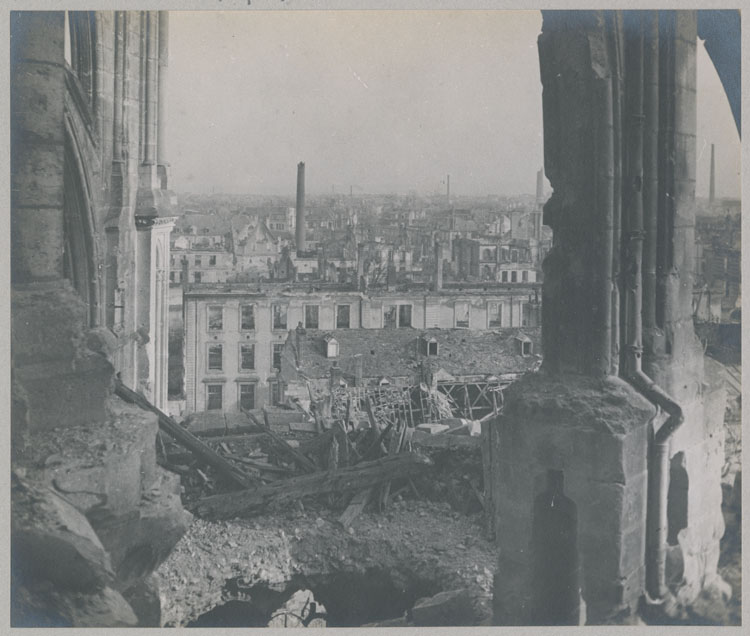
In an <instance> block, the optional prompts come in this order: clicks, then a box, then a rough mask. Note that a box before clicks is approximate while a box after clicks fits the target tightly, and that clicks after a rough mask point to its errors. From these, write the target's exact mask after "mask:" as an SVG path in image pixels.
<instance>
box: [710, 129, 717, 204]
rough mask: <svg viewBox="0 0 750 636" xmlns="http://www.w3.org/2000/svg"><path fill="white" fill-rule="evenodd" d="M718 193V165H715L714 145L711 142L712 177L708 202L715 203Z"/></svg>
mask: <svg viewBox="0 0 750 636" xmlns="http://www.w3.org/2000/svg"><path fill="white" fill-rule="evenodd" d="M715 195H716V167H715V165H714V145H713V144H711V177H710V180H709V182H708V202H709V203H710V204H713V202H714V197H715Z"/></svg>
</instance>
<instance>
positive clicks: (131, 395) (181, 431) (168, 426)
mask: <svg viewBox="0 0 750 636" xmlns="http://www.w3.org/2000/svg"><path fill="white" fill-rule="evenodd" d="M115 395H117V396H118V397H119V398H121V399H123V400H125V401H126V402H130V403H131V404H135V405H136V406H139V407H140V408H142V409H144V410H146V411H151V412H152V413H156V415H157V416H158V417H159V428H160V429H161V430H162V431H164V432H165V433H167V434H169V435H170V436H171V437H172V438H174V440H175V441H176V442H178V443H179V444H180V445H182V446H184V447H185V448H187V449H188V450H189V451H190V452H191V453H193V454H194V455H195V456H196V457H199V458H200V459H202V460H203V461H204V462H206V463H207V464H208V465H209V466H212V467H213V468H215V469H216V470H217V471H218V472H219V473H220V474H222V475H224V477H227V478H228V479H230V480H232V481H233V482H234V483H235V484H236V485H238V486H240V487H242V488H252V487H253V486H254V485H256V484H258V483H259V480H258V479H256V478H254V477H252V476H251V475H248V474H247V473H246V472H244V471H242V470H240V469H239V468H237V467H236V466H234V465H233V464H232V463H231V462H228V461H227V460H226V459H224V458H223V457H222V456H221V455H219V453H217V452H216V451H215V450H213V449H212V448H210V447H209V446H207V445H206V444H204V443H203V442H202V441H201V440H199V439H198V438H197V437H196V436H195V435H193V434H192V433H191V432H190V431H188V430H187V429H186V428H185V427H183V426H180V425H179V424H178V423H177V422H175V421H174V420H173V419H172V418H171V417H169V415H167V414H166V413H164V412H163V411H161V410H160V409H158V408H156V407H155V406H154V405H153V404H151V402H149V401H148V400H147V399H146V398H145V397H143V396H142V395H140V394H139V393H136V392H135V391H133V389H131V388H129V387H127V386H125V385H124V384H123V383H122V381H121V380H119V379H115Z"/></svg>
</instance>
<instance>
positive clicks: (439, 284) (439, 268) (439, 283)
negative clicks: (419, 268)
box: [432, 241, 443, 291]
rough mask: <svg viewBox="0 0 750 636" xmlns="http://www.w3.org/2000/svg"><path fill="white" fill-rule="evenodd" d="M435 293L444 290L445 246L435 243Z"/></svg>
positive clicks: (438, 242)
mask: <svg viewBox="0 0 750 636" xmlns="http://www.w3.org/2000/svg"><path fill="white" fill-rule="evenodd" d="M432 282H433V285H434V288H435V291H440V290H441V289H442V288H443V246H442V244H441V243H440V241H435V280H433V281H432Z"/></svg>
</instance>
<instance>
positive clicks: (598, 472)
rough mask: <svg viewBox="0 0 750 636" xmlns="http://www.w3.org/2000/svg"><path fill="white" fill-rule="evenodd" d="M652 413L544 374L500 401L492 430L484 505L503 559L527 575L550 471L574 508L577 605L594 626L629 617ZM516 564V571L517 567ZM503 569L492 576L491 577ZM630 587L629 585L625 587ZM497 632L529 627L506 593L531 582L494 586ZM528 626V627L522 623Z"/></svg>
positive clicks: (612, 392) (611, 383)
mask: <svg viewBox="0 0 750 636" xmlns="http://www.w3.org/2000/svg"><path fill="white" fill-rule="evenodd" d="M654 413H655V409H654V407H653V406H652V405H651V404H650V403H649V402H648V401H646V400H645V399H644V398H643V397H642V396H641V395H640V394H638V393H637V392H636V391H635V390H634V389H633V388H632V387H631V386H630V385H629V384H627V383H626V382H624V381H622V380H620V379H617V378H606V379H604V380H600V379H595V378H590V377H585V376H574V375H569V376H567V377H566V378H564V379H563V378H560V377H555V376H552V375H549V374H546V373H544V372H542V373H538V374H534V375H532V376H527V377H524V378H522V379H521V380H519V381H517V382H515V383H514V384H513V385H511V386H510V387H509V388H508V389H507V390H506V392H505V406H504V409H503V413H502V415H501V416H500V417H499V418H498V420H497V421H496V422H493V423H491V426H493V427H495V428H493V430H492V436H493V439H494V438H495V437H496V438H497V440H498V441H497V444H494V445H493V447H492V452H491V461H492V480H493V481H492V490H491V492H492V497H493V503H494V509H495V513H494V519H495V531H496V537H497V544H498V547H499V549H500V553H501V555H504V558H506V559H508V558H509V559H512V560H514V561H515V562H516V565H515V566H514V567H519V568H520V570H521V571H527V569H528V568H530V564H531V558H532V550H533V546H532V544H531V536H532V533H533V521H534V520H533V512H532V506H533V502H534V499H535V497H537V496H538V495H539V494H540V493H541V492H542V491H543V489H544V487H545V486H544V484H545V483H546V473H547V471H548V470H561V471H563V474H564V482H565V485H564V493H565V495H566V496H567V497H569V498H570V499H571V500H572V501H573V502H574V503H575V505H576V507H577V533H578V534H577V536H578V539H577V546H578V548H577V549H578V558H579V563H580V566H581V577H580V584H581V587H582V593H583V598H584V600H585V602H586V604H587V607H588V608H589V609H588V611H589V612H590V613H591V616H589V617H588V619H589V620H593V622H603V621H605V620H607V618H608V616H609V615H610V613H611V612H612V611H615V610H616V611H618V612H619V611H624V610H625V609H628V608H630V609H635V607H636V605H637V601H638V598H639V596H640V589H641V588H639V587H638V582H642V577H643V570H642V565H643V555H644V553H645V524H644V523H643V519H644V517H645V508H646V491H647V480H646V457H647V435H646V431H647V426H648V423H649V421H650V420H651V418H652V417H653V415H654ZM518 564H520V565H518ZM502 569H504V568H501V567H499V568H498V571H501V570H502ZM625 581H628V583H627V584H625V583H624V582H625ZM495 584H496V588H495V595H496V597H497V595H499V596H501V597H502V598H503V599H504V600H502V601H498V602H497V603H496V607H495V610H496V615H495V618H494V621H495V622H496V624H524V623H525V622H527V621H530V620H533V618H531V617H529V616H528V615H522V614H519V612H521V609H520V607H521V605H522V603H521V601H520V600H519V603H512V602H510V601H508V600H507V599H510V598H515V597H519V598H520V599H523V598H528V597H529V596H530V592H529V591H528V590H527V591H520V590H513V589H511V588H512V586H513V585H514V584H519V585H531V584H532V583H531V581H530V579H525V580H524V579H522V580H519V581H516V582H515V583H511V582H509V580H508V579H507V578H506V577H505V576H500V577H498V578H497V580H496V581H495ZM527 624H528V623H527Z"/></svg>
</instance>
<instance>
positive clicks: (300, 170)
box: [294, 161, 305, 254]
mask: <svg viewBox="0 0 750 636" xmlns="http://www.w3.org/2000/svg"><path fill="white" fill-rule="evenodd" d="M296 213H297V215H296V223H297V227H296V231H295V236H294V238H295V241H296V243H297V253H298V254H300V253H301V252H304V251H305V162H304V161H300V162H299V163H298V164H297V208H296Z"/></svg>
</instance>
